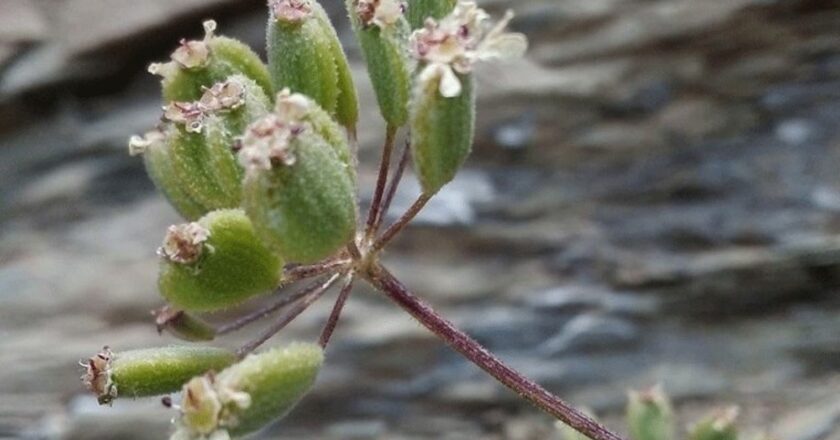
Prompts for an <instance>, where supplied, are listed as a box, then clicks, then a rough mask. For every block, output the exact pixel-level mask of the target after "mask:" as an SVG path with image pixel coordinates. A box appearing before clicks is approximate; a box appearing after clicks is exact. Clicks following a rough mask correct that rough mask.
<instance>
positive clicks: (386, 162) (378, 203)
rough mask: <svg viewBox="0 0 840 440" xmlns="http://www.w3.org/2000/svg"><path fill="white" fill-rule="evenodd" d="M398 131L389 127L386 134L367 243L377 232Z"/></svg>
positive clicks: (366, 237)
mask: <svg viewBox="0 0 840 440" xmlns="http://www.w3.org/2000/svg"><path fill="white" fill-rule="evenodd" d="M396 135H397V129H396V128H394V127H390V126H389V127H388V129H387V130H386V133H385V145H384V146H383V147H382V159H380V161H379V175H378V176H377V177H376V189H375V190H374V192H373V200H372V201H371V202H370V209H369V210H368V216H367V226H366V227H365V241H367V239H369V238H371V237H372V236H373V234H374V233H375V232H376V229H374V226H375V225H376V219H377V217H378V216H379V211H380V209H381V207H382V194H383V193H384V192H385V183H386V182H387V181H388V168H389V167H390V166H391V152H392V151H393V150H394V138H395V137H396Z"/></svg>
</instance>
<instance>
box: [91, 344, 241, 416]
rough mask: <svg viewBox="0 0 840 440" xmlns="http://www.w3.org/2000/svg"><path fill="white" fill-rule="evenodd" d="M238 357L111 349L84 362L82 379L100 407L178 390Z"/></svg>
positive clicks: (175, 349)
mask: <svg viewBox="0 0 840 440" xmlns="http://www.w3.org/2000/svg"><path fill="white" fill-rule="evenodd" d="M235 360H236V356H235V355H234V354H233V353H231V352H229V351H227V350H223V349H220V348H212V347H179V346H172V347H163V348H147V349H141V350H130V351H124V352H119V353H113V352H111V350H110V349H109V348H108V347H105V348H104V349H103V350H102V351H101V352H99V353H97V354H96V355H95V356H93V357H91V358H90V359H88V360H87V362H83V363H82V366H84V367H85V368H86V371H85V374H84V375H83V376H82V381H84V383H85V386H86V387H87V388H88V390H90V391H92V392H93V393H94V394H96V397H97V399H98V400H99V403H100V404H107V403H111V401H113V400H114V399H115V398H117V397H118V396H120V397H147V396H156V395H160V394H166V393H171V392H174V391H177V390H178V389H179V388H180V387H181V385H183V384H184V382H186V381H187V380H189V379H190V378H191V377H193V376H196V375H199V374H204V373H206V372H208V371H212V370H221V369H223V368H225V367H227V366H228V365H231V364H232V363H233V362H234V361H235Z"/></svg>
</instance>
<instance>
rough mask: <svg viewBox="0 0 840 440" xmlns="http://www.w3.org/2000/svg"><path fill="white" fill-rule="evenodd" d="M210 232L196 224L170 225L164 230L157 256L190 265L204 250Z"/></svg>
mask: <svg viewBox="0 0 840 440" xmlns="http://www.w3.org/2000/svg"><path fill="white" fill-rule="evenodd" d="M208 238H210V231H209V230H208V229H206V228H205V227H204V226H201V225H200V224H198V223H196V222H192V223H182V224H180V225H172V226H170V227H169V228H168V229H167V230H166V236H165V237H164V239H163V244H162V245H161V247H160V248H159V249H158V254H159V255H160V256H161V257H163V258H166V259H167V260H169V261H172V262H173V263H180V264H192V263H195V262H196V261H198V259H199V258H200V257H201V253H202V252H203V250H204V242H206V241H207V239H208Z"/></svg>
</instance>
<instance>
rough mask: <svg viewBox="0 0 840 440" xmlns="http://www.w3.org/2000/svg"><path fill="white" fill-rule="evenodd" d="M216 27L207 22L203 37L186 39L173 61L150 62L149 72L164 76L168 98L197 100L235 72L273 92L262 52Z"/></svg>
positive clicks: (270, 92) (165, 92) (266, 92)
mask: <svg viewBox="0 0 840 440" xmlns="http://www.w3.org/2000/svg"><path fill="white" fill-rule="evenodd" d="M215 30H216V22H215V21H212V20H208V21H206V22H204V31H205V37H204V39H203V40H193V41H182V42H181V46H180V47H178V49H176V50H175V51H174V52H173V53H172V57H171V58H172V61H170V62H168V63H163V64H161V63H155V64H152V65H151V66H149V72H151V73H153V74H156V75H160V76H162V77H163V80H162V82H161V84H162V86H163V99H164V101H166V102H172V101H193V100H196V99H198V98H199V97H201V95H202V93H204V89H205V88H209V87H210V86H212V85H213V84H215V83H217V82H219V81H222V80H224V79H225V78H227V77H229V76H231V75H235V74H241V75H243V76H245V77H248V78H250V79H251V80H253V81H254V82H256V83H257V84H258V85H259V86H260V88H262V90H263V92H264V93H265V94H266V95H267V96H271V95H272V88H271V80H270V79H269V75H268V69H267V68H266V66H265V64H263V62H262V60H260V57H259V55H257V54H256V53H254V51H252V50H251V48H250V47H248V46H247V45H246V44H244V43H242V42H240V41H237V40H234V39H232V38H227V37H220V36H215V35H214V34H213V32H214V31H215Z"/></svg>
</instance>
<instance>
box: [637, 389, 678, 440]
mask: <svg viewBox="0 0 840 440" xmlns="http://www.w3.org/2000/svg"><path fill="white" fill-rule="evenodd" d="M628 398H629V399H628V403H627V425H628V426H629V427H630V438H632V439H633V440H672V439H673V438H674V414H673V410H672V409H671V402H670V401H669V400H668V396H666V395H665V393H664V392H663V391H662V389H661V388H660V387H659V386H656V387H653V388H651V389H649V390H645V391H630V393H629V396H628Z"/></svg>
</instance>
